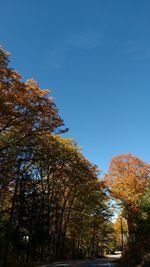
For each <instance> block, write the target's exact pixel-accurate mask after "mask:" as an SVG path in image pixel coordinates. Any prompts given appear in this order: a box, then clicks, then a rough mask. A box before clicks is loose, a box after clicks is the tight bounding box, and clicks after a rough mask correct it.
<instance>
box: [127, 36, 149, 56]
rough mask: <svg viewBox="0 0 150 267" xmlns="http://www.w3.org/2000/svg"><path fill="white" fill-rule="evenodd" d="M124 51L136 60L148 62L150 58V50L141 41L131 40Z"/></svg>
mask: <svg viewBox="0 0 150 267" xmlns="http://www.w3.org/2000/svg"><path fill="white" fill-rule="evenodd" d="M124 51H125V52H126V53H128V54H130V55H132V57H134V58H135V59H136V60H147V59H149V58H150V49H149V48H148V47H146V46H145V45H144V44H143V43H142V42H140V41H136V40H129V41H128V42H127V43H126V44H125V49H124Z"/></svg>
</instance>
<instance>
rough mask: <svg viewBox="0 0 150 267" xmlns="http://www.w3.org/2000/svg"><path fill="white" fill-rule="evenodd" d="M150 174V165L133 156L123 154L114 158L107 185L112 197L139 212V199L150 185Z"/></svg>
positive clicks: (107, 176) (106, 177)
mask: <svg viewBox="0 0 150 267" xmlns="http://www.w3.org/2000/svg"><path fill="white" fill-rule="evenodd" d="M149 174H150V165H149V164H147V163H145V162H144V161H142V160H140V159H139V158H138V157H135V156H133V155H131V154H122V155H119V156H115V157H113V158H112V160H111V162H110V166H109V171H108V174H106V175H105V183H106V185H107V186H108V188H109V189H110V192H111V194H112V196H114V197H115V198H116V199H119V200H121V202H122V203H123V204H124V205H125V206H131V207H132V209H133V210H134V211H137V209H138V200H139V197H140V196H141V195H142V194H143V193H144V191H145V189H146V188H147V187H148V185H149Z"/></svg>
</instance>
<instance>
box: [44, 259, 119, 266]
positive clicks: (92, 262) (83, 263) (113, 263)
mask: <svg viewBox="0 0 150 267" xmlns="http://www.w3.org/2000/svg"><path fill="white" fill-rule="evenodd" d="M41 267H119V265H118V264H117V263H116V260H115V259H94V260H88V259H87V260H72V261H60V262H54V263H52V264H49V265H43V266H41Z"/></svg>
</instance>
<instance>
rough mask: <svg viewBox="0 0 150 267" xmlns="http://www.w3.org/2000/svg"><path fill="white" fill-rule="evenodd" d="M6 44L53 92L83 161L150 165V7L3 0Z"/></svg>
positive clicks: (20, 66) (113, 1) (29, 74)
mask: <svg viewBox="0 0 150 267" xmlns="http://www.w3.org/2000/svg"><path fill="white" fill-rule="evenodd" d="M0 3H1V4H0V6H1V16H0V43H1V45H2V46H3V47H4V48H5V49H6V50H8V51H10V52H11V54H12V57H11V62H12V66H13V67H14V68H16V69H17V70H18V71H19V72H20V73H21V74H22V75H23V76H24V78H25V79H27V78H35V79H36V80H37V81H38V83H39V85H40V87H42V88H50V89H51V94H52V96H53V97H54V99H55V103H56V104H57V106H58V108H59V111H60V114H61V116H62V118H63V119H64V121H65V124H66V126H67V127H69V129H70V131H69V133H68V134H67V136H69V137H72V138H74V139H75V141H76V142H77V143H78V145H79V146H80V147H81V148H82V150H83V154H84V155H85V156H86V157H87V158H88V159H89V160H90V161H91V162H93V163H95V164H98V166H99V167H100V168H101V169H103V170H104V171H106V170H107V167H108V163H109V161H110V159H111V158H112V156H113V155H117V154H121V153H127V152H131V153H133V154H135V155H137V156H139V157H140V158H141V159H143V160H145V161H147V162H150V104H149V103H150V15H149V14H150V1H149V0H136V1H135V0H125V1H120V0H25V1H21V0H13V1H12V0H1V1H0Z"/></svg>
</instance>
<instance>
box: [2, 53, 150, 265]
mask: <svg viewBox="0 0 150 267" xmlns="http://www.w3.org/2000/svg"><path fill="white" fill-rule="evenodd" d="M9 57H10V55H9V53H8V52H7V51H5V50H4V49H2V48H0V264H1V266H3V267H6V266H12V267H13V266H23V263H24V266H29V264H30V263H33V266H37V265H38V264H39V263H47V262H52V261H55V260H58V259H73V258H85V257H102V256H104V255H105V253H110V252H112V251H116V250H121V251H122V259H121V264H122V265H124V266H130V265H128V263H129V262H130V264H131V259H132V261H133V262H132V264H131V266H132V267H133V266H135V265H136V264H138V263H141V262H148V261H149V260H150V252H149V247H150V189H149V184H150V164H148V163H145V162H144V161H142V160H141V159H139V158H138V157H136V156H134V155H132V154H122V155H118V156H115V157H113V158H112V160H111V161H110V165H109V169H108V172H107V174H105V175H104V176H103V177H100V174H101V172H102V171H101V170H99V168H98V166H96V165H94V164H92V163H91V162H89V160H87V159H86V158H85V157H84V155H83V154H82V151H81V149H80V148H79V147H78V145H77V144H76V142H75V141H74V140H73V139H69V138H66V137H63V134H64V133H66V132H67V131H68V129H67V128H66V127H65V125H64V122H63V119H62V118H61V117H60V115H59V111H58V108H57V107H56V105H55V103H54V100H53V98H52V97H51V96H50V93H49V90H44V89H41V88H40V87H39V85H38V83H37V82H36V81H34V80H27V81H24V79H23V78H22V76H21V75H20V74H19V73H18V72H17V71H16V70H14V69H13V68H11V67H9ZM114 203H115V204H114ZM114 206H117V207H118V210H119V214H118V218H117V219H116V221H115V222H113V220H112V216H113V214H114ZM34 264H35V265H34ZM145 266H146V265H145Z"/></svg>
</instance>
